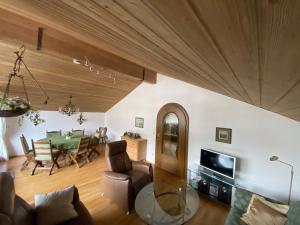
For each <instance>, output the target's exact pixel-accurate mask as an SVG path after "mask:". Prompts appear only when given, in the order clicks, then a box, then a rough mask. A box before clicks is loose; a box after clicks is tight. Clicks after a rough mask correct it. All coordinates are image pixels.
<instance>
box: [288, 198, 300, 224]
mask: <svg viewBox="0 0 300 225" xmlns="http://www.w3.org/2000/svg"><path fill="white" fill-rule="evenodd" d="M287 216H288V222H287V224H286V225H300V202H294V203H292V204H291V205H290V209H289V211H288V214H287Z"/></svg>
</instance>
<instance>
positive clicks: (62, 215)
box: [35, 186, 78, 225]
mask: <svg viewBox="0 0 300 225" xmlns="http://www.w3.org/2000/svg"><path fill="white" fill-rule="evenodd" d="M73 196H74V186H72V187H68V188H66V189H63V190H61V191H57V192H51V193H47V194H42V195H35V207H36V222H37V225H57V224H60V223H63V222H65V221H68V220H70V219H74V218H76V217H78V214H77V212H76V210H75V209H74V205H73V204H72V202H73Z"/></svg>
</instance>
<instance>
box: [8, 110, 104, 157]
mask: <svg viewBox="0 0 300 225" xmlns="http://www.w3.org/2000/svg"><path fill="white" fill-rule="evenodd" d="M40 115H41V118H42V119H45V120H46V122H45V123H42V124H40V125H38V126H34V125H33V124H32V123H31V122H30V121H29V120H28V119H27V118H26V117H25V119H24V123H23V125H22V126H21V127H19V126H18V122H17V121H18V117H11V118H6V124H7V126H6V144H7V148H8V149H9V155H10V156H14V155H23V150H22V147H21V144H20V139H19V137H20V135H22V134H24V136H25V137H26V139H27V141H28V142H30V140H31V139H33V140H37V139H41V138H44V137H45V136H46V130H48V131H52V130H62V131H63V132H64V131H70V130H72V129H84V130H85V133H87V134H92V133H95V131H96V130H97V129H98V128H99V127H100V126H103V125H104V113H83V115H84V117H85V118H86V119H87V121H86V122H84V123H83V124H82V125H80V124H79V123H78V122H77V119H78V117H79V115H78V114H76V115H72V116H70V117H69V116H66V115H62V114H61V113H59V112H53V111H41V112H40Z"/></svg>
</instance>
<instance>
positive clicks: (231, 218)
mask: <svg viewBox="0 0 300 225" xmlns="http://www.w3.org/2000/svg"><path fill="white" fill-rule="evenodd" d="M252 194H253V193H252V192H250V191H247V190H244V189H240V188H237V190H236V192H235V196H234V203H233V206H232V208H231V209H230V212H229V214H228V216H227V219H226V221H225V225H241V224H243V223H241V221H240V218H241V216H242V215H243V214H244V213H245V212H246V211H247V208H248V206H249V203H250V200H251V197H252ZM268 200H270V201H273V200H271V199H268ZM273 202H276V201H273ZM287 216H288V222H287V224H286V225H300V202H294V203H292V204H291V205H290V209H289V211H288V215H287ZM258 225H259V224H258Z"/></svg>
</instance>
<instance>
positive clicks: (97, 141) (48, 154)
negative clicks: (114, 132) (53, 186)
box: [20, 127, 108, 176]
mask: <svg viewBox="0 0 300 225" xmlns="http://www.w3.org/2000/svg"><path fill="white" fill-rule="evenodd" d="M107 142H108V137H107V128H106V127H99V129H97V130H96V131H95V132H94V133H88V134H86V133H85V130H84V129H80V130H76V129H72V130H71V131H65V132H62V130H54V131H47V130H46V132H45V135H44V138H41V139H37V140H33V139H31V141H30V142H29V141H28V140H27V139H26V138H25V136H24V134H22V135H21V136H20V143H21V146H22V149H23V152H24V155H25V158H26V160H25V161H24V163H23V164H22V170H24V169H32V170H31V175H34V174H36V173H37V170H48V171H49V176H50V175H52V174H53V171H54V170H60V169H63V168H64V167H68V166H70V165H73V164H75V165H76V167H77V168H81V167H82V166H84V165H85V164H87V163H90V162H91V161H93V159H95V158H96V157H98V156H99V155H100V151H99V146H100V145H102V146H104V145H105V144H106V143H107ZM30 146H31V147H30Z"/></svg>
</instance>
